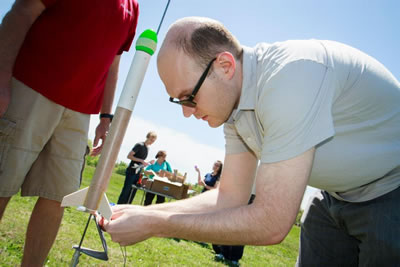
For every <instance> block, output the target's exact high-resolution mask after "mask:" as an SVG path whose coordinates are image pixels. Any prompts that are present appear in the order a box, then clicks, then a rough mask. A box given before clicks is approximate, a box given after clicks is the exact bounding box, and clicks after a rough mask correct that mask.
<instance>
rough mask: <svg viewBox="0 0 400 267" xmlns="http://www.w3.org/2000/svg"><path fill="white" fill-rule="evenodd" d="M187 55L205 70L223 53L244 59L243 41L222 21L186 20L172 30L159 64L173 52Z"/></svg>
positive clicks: (195, 18)
mask: <svg viewBox="0 0 400 267" xmlns="http://www.w3.org/2000/svg"><path fill="white" fill-rule="evenodd" d="M173 50H175V51H183V52H184V53H185V54H186V55H188V56H190V57H191V58H193V59H195V61H196V62H197V63H198V64H199V65H200V66H202V67H205V66H206V65H207V64H208V62H210V60H211V59H213V58H215V56H216V55H217V54H219V53H221V52H224V51H228V52H230V53H232V55H234V56H235V57H236V59H237V60H240V59H241V56H242V51H243V49H242V47H241V46H240V43H239V41H238V40H237V39H236V38H235V37H234V36H233V35H232V34H231V33H230V32H229V31H228V30H227V29H226V28H225V27H224V25H222V23H220V22H219V21H216V20H213V19H210V18H204V17H186V18H182V19H179V20H177V21H176V22H175V23H173V24H172V25H171V26H170V28H169V29H168V32H167V35H166V37H165V39H164V41H163V44H162V46H161V48H160V51H159V53H158V58H157V60H160V58H163V57H164V56H165V54H166V53H170V52H171V51H173Z"/></svg>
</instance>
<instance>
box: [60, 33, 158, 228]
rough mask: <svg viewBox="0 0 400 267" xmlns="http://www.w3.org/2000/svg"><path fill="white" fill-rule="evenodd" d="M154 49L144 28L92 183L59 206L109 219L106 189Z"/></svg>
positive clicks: (152, 38)
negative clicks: (71, 207)
mask: <svg viewBox="0 0 400 267" xmlns="http://www.w3.org/2000/svg"><path fill="white" fill-rule="evenodd" d="M156 48H157V34H156V33H155V32H154V31H153V30H145V31H144V32H143V33H142V34H141V35H140V36H139V38H138V40H137V41H136V52H135V55H134V57H133V60H132V64H131V67H130V69H129V72H128V75H127V78H126V81H125V84H124V87H123V90H122V93H121V96H120V98H119V102H118V106H117V109H116V111H115V114H114V118H113V121H112V124H111V127H110V132H109V134H108V135H107V138H106V141H105V143H104V146H103V149H102V153H101V155H100V158H99V162H98V164H97V167H96V170H95V173H94V176H93V179H92V182H91V184H90V186H89V187H86V188H84V189H81V190H79V191H76V192H74V193H71V194H69V195H67V196H65V197H64V198H63V200H62V202H61V206H62V207H67V206H76V207H78V209H79V210H82V211H87V212H90V213H93V212H96V211H98V212H99V213H100V214H101V215H102V216H103V217H104V218H106V219H108V220H109V219H110V218H111V215H112V211H111V206H110V204H109V202H108V199H107V196H106V194H105V192H106V190H107V187H108V183H109V181H110V178H111V173H112V170H113V168H114V165H115V162H116V160H117V156H118V153H119V149H120V147H121V143H122V140H123V138H124V135H125V132H126V128H127V127H128V123H129V119H130V117H131V114H132V111H133V108H134V106H135V103H136V99H137V96H138V94H139V90H140V87H141V85H142V82H143V79H144V75H145V73H146V70H147V67H148V65H149V61H150V58H151V56H152V55H153V54H154V52H155V50H156Z"/></svg>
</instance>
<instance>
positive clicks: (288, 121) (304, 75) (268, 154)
mask: <svg viewBox="0 0 400 267" xmlns="http://www.w3.org/2000/svg"><path fill="white" fill-rule="evenodd" d="M333 93H334V86H333V74H332V70H331V69H329V68H328V67H326V66H324V65H323V64H321V63H316V62H313V61H307V60H301V61H295V62H292V63H289V64H288V65H286V66H285V67H283V68H282V69H281V70H280V71H279V72H278V73H277V74H275V76H274V77H272V78H271V80H270V81H269V82H268V85H267V87H266V88H264V90H263V92H262V94H261V96H260V98H259V102H258V104H257V105H258V109H257V112H258V115H259V118H260V121H261V124H262V125H263V131H264V140H263V145H262V152H261V162H263V163H271V162H276V161H281V160H287V159H290V158H293V157H296V156H298V155H300V154H301V153H303V152H305V151H307V150H308V149H310V148H312V147H315V146H317V145H318V144H320V143H321V142H323V141H324V140H326V139H327V138H329V137H332V136H333V135H334V127H333V119H332V113H331V109H332V98H333Z"/></svg>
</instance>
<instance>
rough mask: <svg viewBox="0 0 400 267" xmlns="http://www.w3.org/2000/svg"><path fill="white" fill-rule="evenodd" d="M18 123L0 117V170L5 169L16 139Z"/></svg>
mask: <svg viewBox="0 0 400 267" xmlns="http://www.w3.org/2000/svg"><path fill="white" fill-rule="evenodd" d="M15 131H16V123H15V122H13V121H10V120H8V119H4V118H0V172H2V171H3V170H4V167H5V166H4V165H5V161H6V157H7V155H8V154H9V150H10V147H11V144H12V141H13V140H14V136H15Z"/></svg>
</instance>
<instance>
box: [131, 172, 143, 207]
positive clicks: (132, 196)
mask: <svg viewBox="0 0 400 267" xmlns="http://www.w3.org/2000/svg"><path fill="white" fill-rule="evenodd" d="M139 178H140V173H139V172H138V173H135V174H134V175H133V181H132V184H134V185H137V183H138V181H139ZM130 187H131V189H132V185H131V186H130ZM131 191H132V192H130V193H129V199H128V203H129V204H132V201H133V199H134V198H135V196H136V192H137V190H136V188H135V189H132V190H131Z"/></svg>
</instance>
